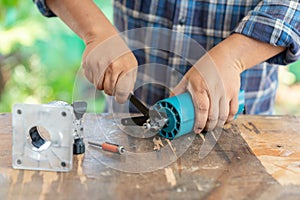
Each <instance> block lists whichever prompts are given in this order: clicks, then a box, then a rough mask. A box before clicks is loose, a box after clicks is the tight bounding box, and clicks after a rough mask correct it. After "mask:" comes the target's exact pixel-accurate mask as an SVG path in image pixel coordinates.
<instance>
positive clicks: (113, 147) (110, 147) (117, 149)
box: [88, 141, 125, 154]
mask: <svg viewBox="0 0 300 200" xmlns="http://www.w3.org/2000/svg"><path fill="white" fill-rule="evenodd" d="M88 144H90V145H93V146H97V147H100V148H101V149H102V150H104V151H109V152H112V153H118V154H122V153H124V151H125V149H124V147H123V146H121V145H118V144H113V143H110V142H104V143H102V144H100V143H96V142H91V141H88Z"/></svg>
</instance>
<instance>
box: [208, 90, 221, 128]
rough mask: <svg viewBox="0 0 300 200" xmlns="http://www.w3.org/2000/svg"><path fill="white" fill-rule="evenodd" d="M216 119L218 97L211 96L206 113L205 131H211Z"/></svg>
mask: <svg viewBox="0 0 300 200" xmlns="http://www.w3.org/2000/svg"><path fill="white" fill-rule="evenodd" d="M218 118H219V97H218V96H215V95H213V96H212V98H211V99H210V104H209V112H208V117H207V122H206V126H205V130H207V131H211V130H213V129H214V128H215V127H216V125H217V123H218Z"/></svg>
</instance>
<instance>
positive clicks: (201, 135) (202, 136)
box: [197, 133, 205, 142]
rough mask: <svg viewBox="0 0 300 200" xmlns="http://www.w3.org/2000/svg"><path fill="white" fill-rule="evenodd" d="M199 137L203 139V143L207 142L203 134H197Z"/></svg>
mask: <svg viewBox="0 0 300 200" xmlns="http://www.w3.org/2000/svg"><path fill="white" fill-rule="evenodd" d="M197 135H199V136H200V137H201V139H202V140H203V142H205V137H204V135H203V133H197Z"/></svg>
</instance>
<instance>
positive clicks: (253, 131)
mask: <svg viewBox="0 0 300 200" xmlns="http://www.w3.org/2000/svg"><path fill="white" fill-rule="evenodd" d="M237 123H238V124H239V125H242V126H240V127H241V128H240V131H241V135H242V137H243V138H244V139H245V140H246V142H247V143H248V145H249V146H250V148H251V150H252V152H253V153H254V154H255V155H256V156H257V158H258V159H259V160H260V161H261V163H262V164H263V166H264V167H265V168H266V170H267V172H268V173H270V174H271V175H272V176H273V177H274V178H275V179H276V180H277V181H278V182H279V183H281V184H282V185H289V184H296V185H300V120H299V118H297V117H292V116H290V117H289V116H286V117H285V118H283V117H280V116H267V117H257V116H256V117H254V116H247V118H243V122H242V121H241V120H240V121H238V122H237Z"/></svg>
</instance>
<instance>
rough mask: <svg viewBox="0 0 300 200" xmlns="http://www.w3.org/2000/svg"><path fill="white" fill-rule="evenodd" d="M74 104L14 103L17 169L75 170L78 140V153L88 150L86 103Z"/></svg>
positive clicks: (15, 165)
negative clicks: (85, 117) (85, 144)
mask: <svg viewBox="0 0 300 200" xmlns="http://www.w3.org/2000/svg"><path fill="white" fill-rule="evenodd" d="M73 105H75V106H74V107H73V106H72V105H69V104H67V103H65V102H61V101H56V102H52V103H49V104H42V105H36V104H16V105H14V107H13V113H12V124H13V139H12V141H13V146H12V154H13V155H12V166H13V168H15V169H30V170H47V171H70V170H71V169H72V165H73V149H74V147H73V146H74V145H75V144H76V142H75V141H77V142H78V141H79V142H80V144H79V147H80V148H79V149H80V150H79V151H78V152H82V150H83V152H84V143H83V141H82V139H83V123H82V117H83V114H84V113H85V111H86V103H85V102H84V103H73ZM77 105H80V106H77ZM78 113H79V114H78ZM76 114H77V115H76ZM82 145H83V146H82ZM77 146H78V145H77ZM83 152H82V153H83Z"/></svg>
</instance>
